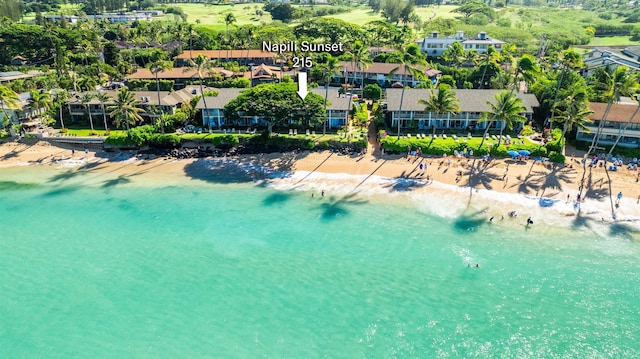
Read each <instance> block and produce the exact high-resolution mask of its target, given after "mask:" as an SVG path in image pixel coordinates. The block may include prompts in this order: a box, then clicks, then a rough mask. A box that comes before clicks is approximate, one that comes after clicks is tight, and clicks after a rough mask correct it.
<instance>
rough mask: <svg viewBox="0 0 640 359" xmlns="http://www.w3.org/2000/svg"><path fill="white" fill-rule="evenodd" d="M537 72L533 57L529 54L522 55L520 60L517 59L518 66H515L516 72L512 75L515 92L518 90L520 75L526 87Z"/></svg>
mask: <svg viewBox="0 0 640 359" xmlns="http://www.w3.org/2000/svg"><path fill="white" fill-rule="evenodd" d="M538 72H539V69H538V64H537V63H536V59H535V57H533V56H531V55H522V57H521V58H520V60H518V66H517V67H516V72H515V74H514V75H513V86H514V88H515V90H516V91H517V92H520V84H519V82H520V81H519V80H520V78H521V77H522V80H523V81H524V82H525V84H526V85H527V88H528V87H529V85H530V84H531V83H532V82H533V81H534V80H535V78H536V75H537V74H538Z"/></svg>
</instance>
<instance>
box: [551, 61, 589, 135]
mask: <svg viewBox="0 0 640 359" xmlns="http://www.w3.org/2000/svg"><path fill="white" fill-rule="evenodd" d="M557 61H558V62H559V63H560V66H559V67H560V76H559V79H558V78H556V81H557V85H556V92H555V95H554V97H553V103H554V104H555V103H557V102H558V95H560V88H561V87H562V85H563V80H564V77H565V75H566V74H567V73H569V71H575V70H577V69H580V68H582V56H580V55H579V54H578V53H577V52H575V51H574V50H571V49H569V50H566V51H564V52H562V54H561V55H560V58H559V59H558V60H557ZM555 109H556V106H553V107H552V108H551V116H550V117H551V118H553V117H555ZM562 138H564V134H563V136H562Z"/></svg>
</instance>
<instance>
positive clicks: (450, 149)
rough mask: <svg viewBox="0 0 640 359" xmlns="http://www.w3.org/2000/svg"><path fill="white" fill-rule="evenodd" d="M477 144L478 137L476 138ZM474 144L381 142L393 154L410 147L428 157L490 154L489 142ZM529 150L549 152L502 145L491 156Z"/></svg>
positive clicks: (537, 153)
mask: <svg viewBox="0 0 640 359" xmlns="http://www.w3.org/2000/svg"><path fill="white" fill-rule="evenodd" d="M475 139H476V141H474V142H477V141H478V139H477V137H476V138H475ZM474 142H469V143H467V142H455V141H454V140H453V139H452V138H448V139H446V140H444V139H435V140H432V139H430V138H428V139H417V138H400V139H396V138H395V137H391V136H387V137H385V138H384V139H382V140H381V143H382V144H383V146H384V148H385V150H386V151H393V152H400V153H403V152H406V151H407V149H408V148H409V147H411V149H412V150H415V149H417V148H418V147H420V150H421V151H422V153H424V154H428V155H443V154H453V153H454V151H459V152H463V151H464V150H465V149H471V150H473V153H474V155H476V156H482V155H485V154H487V153H489V146H488V142H487V141H485V143H484V144H483V145H482V148H478V146H479V145H480V143H479V142H478V143H474ZM521 150H527V151H529V152H531V155H532V156H546V155H547V153H548V151H547V148H545V147H544V146H540V145H538V144H535V143H531V142H525V144H524V145H521V144H514V143H512V144H510V145H509V146H505V145H504V144H501V145H500V146H499V147H497V148H496V147H495V146H493V147H492V148H491V155H493V156H497V157H508V156H509V155H508V154H507V152H508V151H521Z"/></svg>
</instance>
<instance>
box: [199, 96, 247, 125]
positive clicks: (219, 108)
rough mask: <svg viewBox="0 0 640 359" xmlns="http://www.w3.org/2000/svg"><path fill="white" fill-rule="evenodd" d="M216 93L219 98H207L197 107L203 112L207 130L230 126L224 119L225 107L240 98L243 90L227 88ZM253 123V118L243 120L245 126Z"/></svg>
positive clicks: (203, 123)
mask: <svg viewBox="0 0 640 359" xmlns="http://www.w3.org/2000/svg"><path fill="white" fill-rule="evenodd" d="M216 91H217V92H218V96H215V97H214V96H205V97H203V98H201V99H200V101H198V104H197V105H196V109H198V110H201V112H202V126H204V127H207V128H209V127H212V128H219V127H221V126H225V125H229V124H230V121H228V120H227V119H226V118H225V117H224V106H226V105H227V104H228V103H229V102H231V100H233V99H234V98H236V97H238V95H240V91H242V89H237V88H225V89H216ZM253 121H254V119H253V118H252V117H249V116H247V117H246V118H243V121H242V122H243V123H244V124H245V126H249V125H252V124H253ZM255 121H256V122H258V119H257V118H256V119H255Z"/></svg>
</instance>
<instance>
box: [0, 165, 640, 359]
mask: <svg viewBox="0 0 640 359" xmlns="http://www.w3.org/2000/svg"><path fill="white" fill-rule="evenodd" d="M25 173H26V174H27V175H25ZM0 174H2V175H3V177H4V182H1V183H0V206H1V207H0V208H1V212H0V225H1V227H0V358H316V357H323V358H638V357H640V343H639V341H638V339H640V290H639V288H640V279H639V278H640V276H639V275H638V273H639V272H640V243H639V242H638V241H637V240H634V239H633V236H629V233H628V231H627V230H625V229H624V228H618V229H617V230H616V229H615V228H614V230H611V231H604V232H602V231H601V232H595V233H594V231H592V230H590V229H589V228H587V227H579V228H549V227H545V226H543V224H542V223H539V222H536V224H535V225H534V226H532V227H531V228H530V229H529V230H525V229H524V228H523V227H522V226H510V225H503V224H502V223H496V224H495V225H488V224H487V223H486V221H480V220H477V218H476V217H474V216H473V215H469V216H467V215H465V214H461V215H460V216H457V217H447V218H443V217H440V216H436V215H435V214H433V213H425V212H424V211H421V210H419V209H417V208H415V207H414V206H412V205H411V204H410V202H407V201H393V200H390V199H386V198H380V197H379V196H367V195H366V194H362V195H358V196H354V197H340V196H332V195H331V194H328V196H327V197H325V198H324V199H323V198H320V196H317V195H316V196H315V197H314V198H311V197H310V195H309V193H308V192H304V191H279V190H275V189H273V188H271V187H269V186H260V185H255V184H253V183H214V182H202V181H185V183H184V184H182V185H176V184H175V183H173V184H167V185H166V186H165V185H162V184H161V183H160V184H159V183H155V184H154V185H153V186H145V185H144V184H139V183H128V181H127V180H122V181H118V180H113V181H105V182H103V183H101V184H99V183H98V182H94V183H92V184H87V183H84V182H83V181H82V179H78V178H74V176H73V175H69V174H68V172H59V173H56V172H55V171H49V172H44V171H41V172H38V168H28V169H4V170H2V172H0ZM29 176H33V178H38V181H35V182H29V181H27V180H24V179H25V178H29ZM67 176H68V177H69V178H67ZM506 221H507V220H505V222H506ZM501 222H502V221H501ZM596 233H605V235H603V234H596ZM476 263H477V264H478V265H479V268H475V264H476ZM469 265H470V266H471V267H469Z"/></svg>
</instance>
